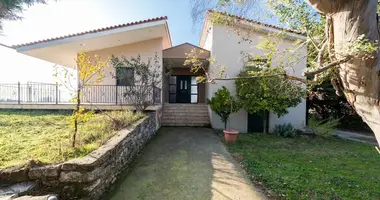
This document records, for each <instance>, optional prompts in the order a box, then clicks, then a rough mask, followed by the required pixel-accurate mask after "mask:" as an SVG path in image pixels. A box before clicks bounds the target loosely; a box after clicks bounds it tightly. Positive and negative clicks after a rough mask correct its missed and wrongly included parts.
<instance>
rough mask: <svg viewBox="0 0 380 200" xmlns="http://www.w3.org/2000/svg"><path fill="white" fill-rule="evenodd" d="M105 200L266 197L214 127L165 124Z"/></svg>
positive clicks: (216, 199)
mask: <svg viewBox="0 0 380 200" xmlns="http://www.w3.org/2000/svg"><path fill="white" fill-rule="evenodd" d="M104 199H107V200H126V199H128V200H134V199H149V200H157V199H160V200H161V199H162V200H177V199H178V200H190V199H194V200H222V199H226V200H230V199H242V200H256V199H266V198H265V195H264V194H263V193H262V192H261V191H260V190H259V189H256V188H255V187H254V186H253V185H252V184H251V182H250V181H249V180H248V178H247V175H246V174H245V172H244V171H243V170H242V169H241V167H240V166H239V164H238V163H236V162H235V160H234V159H233V158H232V156H231V154H230V153H229V152H228V151H227V149H226V148H225V146H224V144H223V143H222V142H221V141H220V138H219V137H218V136H216V135H215V134H214V133H213V131H212V130H211V129H207V128H187V127H179V128H178V127H176V128H171V127H163V128H161V129H160V130H159V132H158V134H157V135H156V136H155V137H154V138H153V140H152V141H151V142H149V144H148V145H147V146H146V147H145V148H144V150H143V152H142V153H141V155H140V156H139V158H138V160H137V161H136V163H135V164H134V165H133V166H132V169H131V170H130V171H129V172H126V173H125V174H124V175H123V177H121V178H120V180H119V181H118V182H117V183H116V186H115V187H114V189H113V190H111V191H110V192H109V194H108V196H106V197H105V198H104Z"/></svg>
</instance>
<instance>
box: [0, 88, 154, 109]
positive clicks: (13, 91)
mask: <svg viewBox="0 0 380 200" xmlns="http://www.w3.org/2000/svg"><path fill="white" fill-rule="evenodd" d="M132 87H133V89H134V90H136V91H139V90H144V89H145V90H147V91H148V92H147V93H146V95H145V98H146V99H145V101H146V102H148V103H151V104H157V103H161V88H158V87H155V86H150V88H146V87H142V86H116V85H86V86H85V87H84V88H83V91H82V96H81V101H82V102H83V103H89V104H115V105H129V104H133V98H135V97H131V96H128V95H125V93H126V91H127V90H130V89H132ZM73 97H74V94H73V92H72V91H69V90H67V89H64V88H62V87H59V86H58V84H48V83H27V84H21V83H16V84H0V104H63V103H64V104H67V103H70V102H71V99H72V98H73Z"/></svg>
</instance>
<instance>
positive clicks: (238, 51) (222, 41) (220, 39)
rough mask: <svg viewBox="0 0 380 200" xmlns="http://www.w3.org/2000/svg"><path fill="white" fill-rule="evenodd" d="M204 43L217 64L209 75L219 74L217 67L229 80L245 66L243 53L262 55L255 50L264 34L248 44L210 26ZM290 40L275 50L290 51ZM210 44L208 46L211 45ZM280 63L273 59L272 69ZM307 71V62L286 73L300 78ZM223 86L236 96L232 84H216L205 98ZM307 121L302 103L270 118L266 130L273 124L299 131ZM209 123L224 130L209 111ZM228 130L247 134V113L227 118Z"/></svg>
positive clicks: (222, 29) (223, 29)
mask: <svg viewBox="0 0 380 200" xmlns="http://www.w3.org/2000/svg"><path fill="white" fill-rule="evenodd" d="M208 37H210V38H207V39H206V42H205V44H204V46H203V47H202V48H206V49H210V51H211V56H212V57H214V58H215V59H216V61H217V65H214V66H210V67H209V73H212V71H216V72H217V71H218V68H219V66H220V65H223V66H226V67H227V70H226V74H227V75H228V76H229V77H236V76H237V75H238V74H239V72H240V70H241V69H242V68H243V66H244V61H243V55H242V52H243V53H251V54H256V55H263V53H262V52H261V50H259V49H257V48H256V46H257V45H258V44H259V43H260V42H261V41H262V40H264V38H265V37H266V34H264V33H259V32H256V33H255V34H253V35H252V37H251V40H252V41H251V42H250V43H249V42H245V41H242V39H241V37H240V36H238V35H236V34H235V33H233V32H231V31H229V30H227V28H225V27H223V26H220V25H213V26H212V30H211V31H210V32H209V34H208ZM292 42H293V41H292V40H288V39H284V40H283V41H281V43H280V45H278V49H279V50H280V51H281V50H285V49H286V48H291V47H292ZM210 44H211V45H210ZM305 54H306V48H304V49H302V50H301V54H300V55H297V56H299V57H300V58H302V57H303V56H304V55H305ZM278 62H279V60H277V59H274V60H273V65H272V66H275V65H277V63H278ZM304 68H306V59H303V60H301V61H300V62H299V63H298V64H297V65H296V66H294V70H289V73H291V74H294V75H296V76H298V77H301V73H302V72H303V69H304ZM222 86H225V87H227V88H228V89H229V90H230V91H231V92H232V94H233V95H234V94H235V91H236V89H235V83H234V81H231V80H229V81H217V83H216V84H207V86H206V98H212V96H213V95H214V93H215V92H216V91H217V90H218V89H219V88H221V87H222ZM305 119H306V101H305V100H303V101H302V103H300V104H299V105H298V106H297V107H295V108H290V109H289V113H288V114H287V115H285V116H283V117H280V118H278V117H277V115H275V114H272V113H271V114H270V117H269V129H270V131H271V130H272V129H273V127H274V126H275V125H276V124H283V123H291V124H293V125H294V126H295V127H296V128H302V127H303V126H304V123H305ZM210 120H211V124H212V127H213V128H216V129H223V128H224V125H223V123H222V121H221V120H220V117H219V116H218V115H216V114H215V113H213V112H212V111H210ZM230 128H232V129H236V130H238V131H240V132H242V133H246V132H247V131H248V130H247V128H248V113H247V112H246V111H245V110H243V109H242V110H240V111H239V112H237V113H235V114H233V115H231V117H230Z"/></svg>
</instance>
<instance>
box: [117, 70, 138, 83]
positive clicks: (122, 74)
mask: <svg viewBox="0 0 380 200" xmlns="http://www.w3.org/2000/svg"><path fill="white" fill-rule="evenodd" d="M134 82H135V69H133V68H131V67H117V68H116V85H118V86H132V85H134Z"/></svg>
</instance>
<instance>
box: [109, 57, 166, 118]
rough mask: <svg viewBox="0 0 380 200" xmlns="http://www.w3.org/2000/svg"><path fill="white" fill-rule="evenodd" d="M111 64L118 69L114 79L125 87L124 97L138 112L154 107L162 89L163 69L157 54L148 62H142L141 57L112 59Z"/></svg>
mask: <svg viewBox="0 0 380 200" xmlns="http://www.w3.org/2000/svg"><path fill="white" fill-rule="evenodd" d="M111 64H112V65H113V66H114V67H115V68H116V75H114V77H115V78H116V79H117V80H118V81H119V80H120V82H121V83H118V85H119V86H124V87H125V90H124V93H123V97H124V98H125V99H126V100H127V101H128V102H131V103H132V104H133V106H134V107H135V109H136V110H137V111H138V112H144V111H145V110H146V108H147V107H148V106H150V105H153V104H154V103H155V102H154V101H155V95H156V92H157V89H158V88H160V84H161V78H162V69H161V66H160V61H159V57H158V56H157V54H156V55H155V56H154V57H153V58H148V60H147V62H144V61H142V60H141V56H140V55H138V56H137V57H131V58H130V59H126V58H124V57H122V58H118V57H116V56H114V55H113V56H112V57H111Z"/></svg>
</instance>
